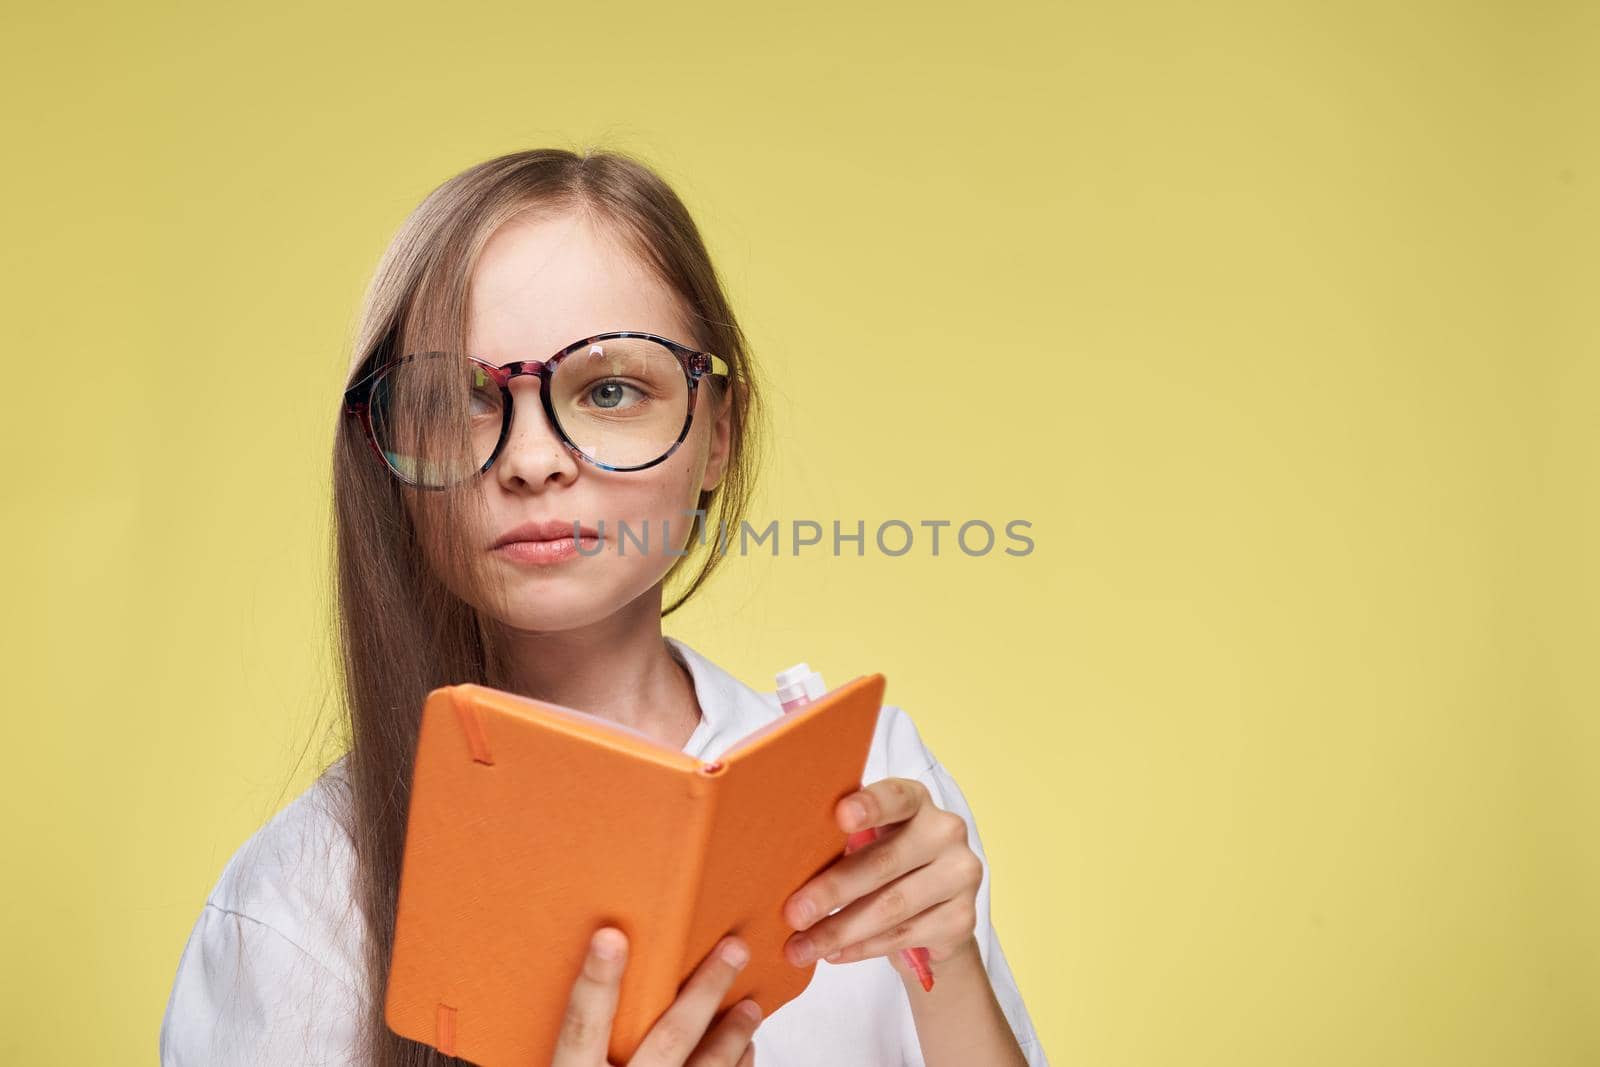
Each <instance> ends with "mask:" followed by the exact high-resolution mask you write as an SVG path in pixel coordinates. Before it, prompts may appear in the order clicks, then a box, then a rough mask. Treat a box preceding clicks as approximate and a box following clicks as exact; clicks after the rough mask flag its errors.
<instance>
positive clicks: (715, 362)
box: [706, 352, 728, 375]
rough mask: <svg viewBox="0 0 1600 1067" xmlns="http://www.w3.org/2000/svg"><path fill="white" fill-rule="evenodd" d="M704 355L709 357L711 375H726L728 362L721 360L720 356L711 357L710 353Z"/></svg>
mask: <svg viewBox="0 0 1600 1067" xmlns="http://www.w3.org/2000/svg"><path fill="white" fill-rule="evenodd" d="M706 355H708V356H711V373H712V374H722V375H726V374H727V373H728V361H727V360H725V359H723V358H722V357H721V356H718V355H713V354H712V353H710V352H707V353H706Z"/></svg>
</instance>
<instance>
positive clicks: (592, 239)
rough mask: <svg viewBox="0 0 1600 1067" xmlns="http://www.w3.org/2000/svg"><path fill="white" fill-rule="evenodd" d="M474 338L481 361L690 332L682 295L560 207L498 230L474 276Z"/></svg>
mask: <svg viewBox="0 0 1600 1067" xmlns="http://www.w3.org/2000/svg"><path fill="white" fill-rule="evenodd" d="M469 309H470V316H471V322H470V328H469V343H470V348H471V352H472V354H473V355H475V356H477V357H478V358H479V359H485V360H488V361H490V362H492V363H509V362H511V361H512V360H517V359H543V358H545V357H546V356H549V355H551V354H553V353H554V352H556V351H557V350H558V349H560V348H562V347H564V346H566V345H568V344H571V343H572V342H573V341H577V340H581V339H582V338H585V337H589V336H592V335H594V334H597V333H605V332H607V331H609V330H643V331H646V332H649V333H658V334H661V335H663V336H665V337H669V338H671V339H672V340H674V341H679V342H682V343H683V344H688V345H692V344H694V340H695V339H694V336H693V333H692V331H691V330H690V329H689V323H688V319H687V317H686V315H685V314H684V311H683V308H682V307H681V306H680V302H679V300H678V299H677V297H676V296H675V294H674V293H673V292H672V290H671V289H669V288H668V287H667V286H666V284H665V283H664V282H662V281H661V280H660V279H659V278H657V277H656V276H655V274H654V272H652V271H651V270H650V269H649V268H648V267H647V266H645V264H644V263H642V262H641V261H640V260H639V258H638V256H637V254H635V253H634V252H633V251H632V250H631V249H629V248H628V247H627V245H626V244H625V243H624V242H623V241H622V240H621V238H620V237H618V236H616V235H614V234H612V233H611V232H610V231H609V229H608V228H607V227H606V226H605V224H603V223H599V222H595V221H592V220H590V219H589V217H588V216H587V215H586V214H584V213H583V212H579V211H562V212H559V213H556V214H546V215H539V216H533V217H525V218H518V219H514V220H512V221H511V222H508V223H506V224H505V225H504V226H502V227H500V229H498V230H497V231H495V233H494V235H493V236H492V237H490V239H489V242H488V244H487V245H485V247H484V249H483V253H482V255H481V257H480V258H479V260H478V263H477V266H476V267H475V268H474V270H473V273H472V294H471V302H470V305H469Z"/></svg>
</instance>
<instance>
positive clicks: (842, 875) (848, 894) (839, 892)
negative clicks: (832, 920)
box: [783, 805, 977, 930]
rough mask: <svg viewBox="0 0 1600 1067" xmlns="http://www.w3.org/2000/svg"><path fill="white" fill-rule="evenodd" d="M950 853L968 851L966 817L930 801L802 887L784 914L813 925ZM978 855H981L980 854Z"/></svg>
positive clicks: (797, 923) (800, 926)
mask: <svg viewBox="0 0 1600 1067" xmlns="http://www.w3.org/2000/svg"><path fill="white" fill-rule="evenodd" d="M946 852H958V853H959V852H967V853H971V852H972V849H971V848H970V847H968V845H967V823H966V820H965V819H963V818H962V817H961V816H959V815H957V814H955V813H954V812H949V811H945V810H943V809H942V808H939V807H935V806H933V805H929V806H927V807H925V808H923V809H921V810H920V811H919V812H918V813H917V815H916V816H915V817H914V818H913V819H912V820H911V821H910V822H907V823H903V824H900V825H899V826H897V827H896V828H895V829H893V830H891V831H890V832H889V833H888V834H887V836H884V837H880V838H878V840H876V841H873V842H870V843H868V844H867V845H865V846H863V847H862V848H859V849H857V850H856V851H854V852H852V853H850V854H849V855H847V856H844V857H842V858H840V859H837V860H835V861H834V862H833V863H831V864H829V865H828V867H827V869H826V870H824V871H823V872H822V873H821V874H819V875H817V876H816V877H815V878H813V879H811V881H809V882H807V883H806V884H805V885H803V886H801V887H800V888H799V889H798V890H796V892H795V893H794V895H793V896H791V897H790V898H789V899H788V901H787V902H785V904H784V909H783V912H784V918H785V919H786V920H788V923H789V925H790V926H792V927H794V928H795V929H796V930H806V929H809V928H810V927H811V926H812V925H813V924H815V923H817V922H819V921H821V920H822V919H823V918H824V917H825V916H826V915H827V914H828V913H829V912H831V911H833V910H834V909H835V908H842V907H844V906H845V905H847V904H849V903H850V902H851V901H854V900H858V899H860V898H861V897H863V896H865V895H866V894H868V893H870V892H872V891H873V890H874V889H877V888H879V887H881V886H885V885H887V884H889V883H890V882H892V881H893V880H895V879H896V878H899V877H901V876H902V875H905V874H908V873H910V872H911V871H914V870H917V869H918V868H920V867H923V866H924V865H926V864H929V863H931V862H933V861H934V860H935V859H937V858H939V857H940V856H941V855H943V854H944V853H946ZM972 858H973V860H974V861H976V860H977V856H976V855H974V856H973V857H972Z"/></svg>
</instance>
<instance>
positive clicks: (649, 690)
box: [511, 614, 701, 749]
mask: <svg viewBox="0 0 1600 1067" xmlns="http://www.w3.org/2000/svg"><path fill="white" fill-rule="evenodd" d="M645 622H646V625H634V624H627V623H626V620H622V619H618V618H613V619H608V620H605V621H603V622H600V623H596V624H594V625H592V626H586V627H581V628H579V629H575V630H560V631H556V632H552V633H526V632H520V633H515V634H513V635H511V651H512V657H513V662H514V664H515V672H516V673H515V678H516V687H515V691H516V692H518V693H522V694H523V695H525V696H530V697H533V698H534V699H536V700H546V701H549V702H551V703H553V704H560V705H563V706H565V707H569V708H576V709H577V710H579V711H585V712H588V713H589V714H591V715H597V716H599V717H601V718H604V719H610V720H611V721H613V722H617V723H620V724H622V725H623V726H629V727H632V728H633V729H635V730H641V731H643V732H644V733H646V734H648V735H650V736H651V737H653V738H655V739H656V740H657V741H660V742H661V743H662V744H663V745H670V746H671V747H673V748H677V749H681V748H682V747H683V746H684V745H685V744H686V743H687V742H688V740H689V737H690V736H691V735H692V734H693V733H694V730H695V727H696V726H698V725H699V723H700V719H701V711H700V703H699V700H698V699H697V697H696V694H695V691H694V680H693V678H692V677H690V675H689V673H688V671H687V669H686V668H685V667H684V666H683V665H682V664H680V663H679V662H678V661H677V659H675V658H674V657H673V655H672V652H671V650H670V649H669V648H668V647H667V642H666V639H665V638H664V637H662V635H661V619H660V615H659V614H656V615H653V616H651V617H650V618H648V619H646V620H645Z"/></svg>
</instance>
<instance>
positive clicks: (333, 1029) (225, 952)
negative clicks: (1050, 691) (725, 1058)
mask: <svg viewBox="0 0 1600 1067" xmlns="http://www.w3.org/2000/svg"><path fill="white" fill-rule="evenodd" d="M667 642H668V645H669V648H671V649H672V650H673V651H675V652H676V654H677V656H678V658H679V659H680V660H681V661H682V662H683V663H684V665H685V666H686V667H687V668H688V670H689V673H690V674H691V676H692V677H693V679H694V689H695V695H696V697H698V699H699V702H700V710H701V716H702V718H701V722H700V724H699V725H698V726H697V727H696V728H695V731H694V733H693V735H692V736H690V738H689V740H688V742H687V743H685V745H684V746H683V751H684V752H685V753H687V754H689V755H691V756H694V757H696V758H698V759H715V758H716V757H717V756H719V755H721V754H722V752H723V751H725V750H726V749H728V748H730V747H731V746H732V745H733V744H734V743H735V742H737V741H738V740H739V739H740V738H742V737H744V736H745V735H747V734H749V733H750V732H752V731H753V730H756V729H757V728H759V727H760V726H762V725H763V724H765V723H767V722H769V721H771V720H772V719H774V718H777V717H779V716H781V715H782V714H783V709H782V708H781V706H780V705H779V703H778V698H777V695H776V693H761V692H757V691H756V690H754V689H751V688H750V687H749V686H747V685H745V684H744V683H743V682H740V681H739V680H738V679H736V678H734V677H733V676H732V675H730V674H728V673H727V672H726V671H724V670H722V669H721V668H720V667H718V666H717V665H716V664H714V663H712V662H711V661H710V660H708V659H706V658H705V657H703V656H701V655H700V654H699V653H697V652H696V651H694V650H693V649H691V648H690V647H689V646H687V645H685V644H684V643H683V642H681V641H679V640H677V639H676V638H672V637H668V638H667ZM343 770H344V760H343V759H340V760H339V761H338V762H336V763H335V764H334V765H333V766H332V767H330V768H329V769H328V770H327V771H326V772H325V773H324V774H323V775H322V777H320V778H319V779H318V780H317V781H316V782H315V783H314V784H313V785H312V786H311V787H310V788H309V789H307V790H306V791H305V792H304V793H302V794H301V795H300V796H299V797H297V798H296V799H295V800H294V801H292V802H291V803H290V804H288V805H287V806H286V807H285V808H284V809H283V810H282V811H280V812H279V813H278V814H277V815H275V816H274V817H273V818H272V819H271V820H270V821H269V822H268V823H267V824H266V825H265V826H263V827H262V828H261V829H260V830H258V831H256V832H255V834H253V835H252V836H251V837H250V839H249V840H247V841H246V842H245V843H244V844H243V845H241V846H240V848H239V849H238V850H237V851H236V852H235V853H234V854H233V857H232V858H231V859H230V860H229V861H228V864H227V866H226V867H225V868H224V869H223V872H222V875H221V877H220V878H219V879H218V881H217V884H216V886H215V887H214V888H213V889H212V891H211V894H210V896H208V897H207V898H206V903H205V907H204V908H203V909H202V910H201V913H200V917H199V919H198V920H197V921H196V922H195V925H194V929H193V931H192V932H191V933H190V934H189V939H188V943H187V944H186V945H185V946H184V949H183V955H182V958H181V959H180V960H179V961H178V973H177V978H176V980H175V981H174V982H173V986H172V992H171V995H170V996H169V998H168V1000H167V1010H166V1016H165V1018H163V1020H162V1023H161V1063H162V1064H163V1067H219V1065H230V1067H231V1065H234V1064H241V1065H242V1064H261V1065H270V1067H287V1065H289V1064H295V1065H297V1067H299V1065H308V1067H310V1065H335V1064H338V1065H351V1064H354V1062H355V1061H354V1059H353V1056H352V1054H351V1052H350V1051H349V1050H350V1049H351V1047H352V1042H353V1040H354V1036H355V1034H356V1030H357V1026H358V1024H359V1022H360V1020H361V1019H362V1018H363V1017H364V1012H363V1011H362V1007H361V1006H362V1004H363V999H362V997H363V996H364V994H363V992H362V991H363V990H364V988H365V983H364V981H363V978H362V975H363V969H364V962H363V958H362V952H363V948H364V946H363V944H362V942H363V939H364V936H365V935H364V932H363V930H362V928H361V920H360V916H359V914H358V909H357V905H356V903H355V900H354V890H353V875H354V870H355V867H354V853H353V851H352V849H351V846H350V843H349V840H348V838H347V837H346V836H345V834H344V833H343V831H342V829H341V828H340V827H339V825H338V823H337V822H336V820H335V818H334V816H333V814H332V810H331V806H330V803H329V799H330V796H331V795H332V789H331V787H330V785H329V779H330V777H332V776H338V775H342V773H343ZM891 777H894V778H915V779H917V780H918V781H920V782H921V783H922V784H923V785H925V786H927V787H928V791H929V792H930V793H931V794H932V797H933V800H934V802H935V803H936V804H938V805H939V807H941V808H943V809H945V810H946V811H953V812H955V813H957V814H959V815H960V816H961V817H962V818H963V819H965V820H966V822H967V842H968V845H969V846H970V847H971V849H972V851H973V852H975V853H976V854H977V855H978V856H979V858H980V859H983V861H984V862H983V881H982V883H981V884H980V885H979V887H978V898H977V912H978V918H977V924H976V926H975V929H974V932H975V934H976V936H977V941H978V952H979V955H980V957H981V958H982V960H983V965H984V967H985V968H986V969H987V971H988V974H989V980H990V982H991V984H992V985H993V986H994V991H995V995H996V997H997V998H998V1000H999V1002H1000V1006H1001V1008H1002V1009H1003V1010H1004V1012H1005V1016H1006V1019H1007V1021H1008V1022H1009V1023H1010V1024H1011V1029H1012V1031H1013V1032H1014V1033H1015V1034H1016V1035H1017V1039H1018V1041H1019V1042H1020V1043H1021V1045H1022V1049H1023V1052H1024V1053H1025V1054H1026V1056H1027V1061H1028V1063H1029V1064H1030V1065H1031V1067H1048V1063H1049V1061H1048V1060H1046V1059H1045V1054H1044V1049H1043V1048H1042V1047H1041V1046H1040V1044H1039V1038H1038V1035H1037V1034H1036V1033H1035V1031H1034V1028H1033V1021H1032V1019H1031V1018H1030V1017H1029V1015H1028V1009H1027V1007H1026V1006H1025V1005H1024V1004H1023V1002H1022V995H1021V993H1019V992H1018V990H1017V985H1016V981H1015V979H1013V978H1012V975H1011V969H1010V967H1008V966H1007V964H1006V958H1005V954H1004V953H1003V952H1002V951H1001V949H1000V939H999V937H998V936H997V935H996V934H995V931H994V928H993V926H992V925H991V924H990V919H989V889H990V880H989V862H988V859H987V857H985V856H984V852H983V846H982V844H981V843H980V842H979V839H978V828H977V825H976V823H975V822H974V821H973V817H972V810H971V808H969V807H968V805H967V802H966V798H965V797H963V796H962V794H961V790H960V789H959V788H957V786H956V783H955V780H954V779H953V778H951V777H950V774H949V772H948V771H946V770H945V769H944V767H943V766H941V765H940V763H939V761H938V760H936V759H934V757H933V755H932V754H931V753H930V752H929V751H928V749H927V747H926V746H925V745H923V743H922V738H921V737H920V736H919V735H918V733H917V728H916V727H915V726H914V725H912V722H911V719H910V717H909V716H908V715H906V713H905V712H903V711H901V710H900V709H899V708H898V707H894V706H892V705H888V704H885V705H884V706H883V708H882V710H881V711H880V712H879V714H878V723H877V729H876V732H875V733H874V735H873V738H872V748H871V751H870V753H869V755H868V757H867V765H866V768H865V771H864V773H863V774H862V781H863V782H864V783H871V782H875V781H878V780H879V779H882V778H891ZM934 977H935V980H937V978H938V975H937V973H935V975H934ZM906 997H907V993H906V990H905V988H904V986H903V985H902V984H901V981H900V976H899V975H898V974H896V973H895V971H894V969H893V968H892V967H891V966H890V964H889V961H888V960H887V959H886V958H885V957H882V956H879V957H874V958H872V959H866V960H858V961H856V962H854V963H844V964H837V965H836V964H830V963H828V962H827V961H826V960H821V961H819V962H818V963H817V966H816V971H815V973H814V974H813V976H812V979H811V984H810V985H808V986H807V987H806V989H805V991H804V992H803V993H801V994H800V996H798V997H796V998H795V999H794V1000H791V1001H789V1002H788V1003H787V1004H784V1005H783V1006H782V1007H781V1008H779V1009H778V1010H777V1011H775V1012H773V1013H772V1014H771V1015H770V1016H767V1017H765V1018H763V1019H762V1020H761V1022H760V1024H759V1025H758V1026H757V1028H756V1032H755V1037H754V1039H753V1041H754V1044H755V1049H756V1067H819V1065H821V1067H923V1064H924V1061H923V1057H922V1050H921V1048H920V1046H919V1045H918V1043H917V1033H916V1027H915V1025H914V1024H913V1021H912V1015H911V1006H910V1003H909V1001H908V1000H907V999H906Z"/></svg>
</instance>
